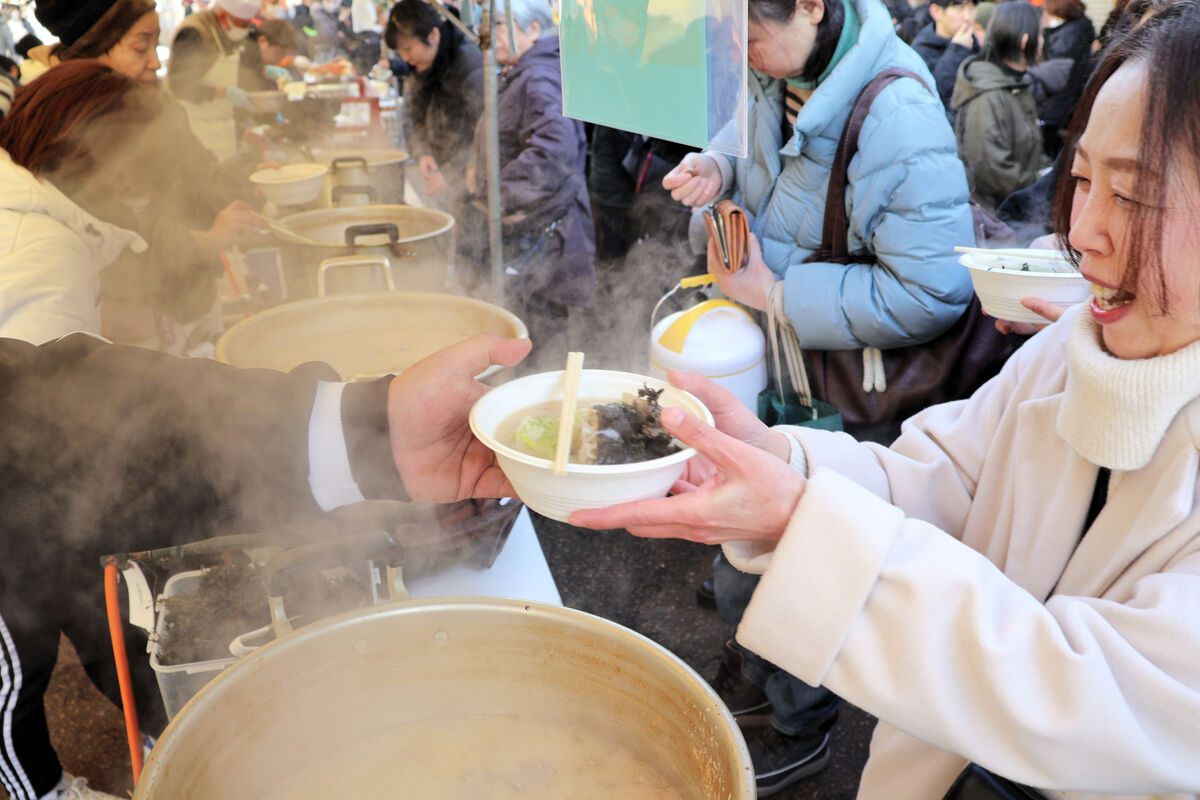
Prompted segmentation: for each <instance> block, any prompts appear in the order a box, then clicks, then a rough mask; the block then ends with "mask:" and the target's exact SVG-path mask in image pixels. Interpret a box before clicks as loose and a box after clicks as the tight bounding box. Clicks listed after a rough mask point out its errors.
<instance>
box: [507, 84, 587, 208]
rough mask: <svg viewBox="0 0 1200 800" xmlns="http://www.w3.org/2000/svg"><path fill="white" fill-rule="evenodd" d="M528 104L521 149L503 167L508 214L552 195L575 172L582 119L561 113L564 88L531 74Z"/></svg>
mask: <svg viewBox="0 0 1200 800" xmlns="http://www.w3.org/2000/svg"><path fill="white" fill-rule="evenodd" d="M525 90H526V91H525V97H524V102H525V107H524V109H523V112H522V114H521V130H520V131H519V132H518V135H519V138H520V142H521V153H520V155H518V156H517V157H516V158H514V159H513V160H512V161H509V162H508V163H507V164H505V165H504V166H503V167H502V168H501V170H500V197H501V202H502V204H503V206H504V213H505V214H512V213H514V212H516V211H520V210H522V209H527V208H530V207H531V206H534V207H535V206H537V205H540V204H542V203H544V202H546V200H547V199H548V198H551V197H553V196H554V195H555V193H556V192H557V191H558V190H559V188H560V187H561V186H562V185H563V183H564V182H565V181H566V180H567V179H568V178H569V177H570V176H571V175H572V174H574V173H575V169H576V165H577V164H579V163H580V161H581V157H582V154H581V153H580V151H579V147H580V136H579V130H578V127H577V126H578V125H579V123H578V122H576V121H575V120H573V119H568V118H567V117H564V116H563V114H562V92H561V91H560V90H559V88H558V86H556V85H555V83H554V82H553V81H551V80H548V79H543V78H532V79H530V81H529V82H528V83H527V84H526V86H525Z"/></svg>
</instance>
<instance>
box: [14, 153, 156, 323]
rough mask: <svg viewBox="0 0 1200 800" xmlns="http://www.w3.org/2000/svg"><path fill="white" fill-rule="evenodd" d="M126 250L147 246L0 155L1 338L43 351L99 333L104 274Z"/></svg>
mask: <svg viewBox="0 0 1200 800" xmlns="http://www.w3.org/2000/svg"><path fill="white" fill-rule="evenodd" d="M126 247H129V248H131V249H132V250H133V251H134V252H137V253H140V252H142V251H143V250H145V249H146V243H145V242H144V241H143V240H142V239H141V237H139V236H138V235H137V234H135V233H133V232H131V231H127V230H125V229H124V228H118V227H117V226H115V225H110V224H109V223H107V222H104V221H102V220H100V219H97V218H96V217H94V216H92V215H91V214H89V213H88V212H86V211H84V210H83V209H82V208H80V207H79V206H77V205H75V203H74V202H73V201H72V200H71V199H70V198H68V197H67V196H66V195H65V194H63V193H62V192H60V191H59V190H58V189H57V188H55V187H54V185H53V184H51V183H50V182H49V181H43V180H38V178H37V177H35V176H34V175H33V173H31V172H29V170H27V169H25V168H24V167H21V166H18V165H17V164H14V163H13V162H12V159H10V158H9V157H8V154H7V153H5V152H4V151H3V150H0V336H2V337H7V338H10V339H24V340H25V341H27V342H32V343H33V344H42V343H43V342H48V341H51V340H53V339H57V338H58V337H60V336H65V335H66V334H68V333H73V332H75V331H82V332H85V333H96V334H98V333H100V270H102V269H104V268H105V267H107V266H108V265H109V264H111V263H112V262H113V261H114V260H115V259H116V258H117V256H118V255H119V254H120V253H121V251H122V250H124V249H125V248H126Z"/></svg>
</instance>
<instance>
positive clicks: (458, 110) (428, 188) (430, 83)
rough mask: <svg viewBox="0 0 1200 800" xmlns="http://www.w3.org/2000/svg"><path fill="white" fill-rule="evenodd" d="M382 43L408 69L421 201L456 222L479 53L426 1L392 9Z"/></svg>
mask: <svg viewBox="0 0 1200 800" xmlns="http://www.w3.org/2000/svg"><path fill="white" fill-rule="evenodd" d="M383 38H384V42H386V43H387V46H388V47H389V48H391V50H392V51H393V52H395V53H396V55H398V56H400V58H401V59H403V60H404V61H405V62H407V63H408V65H409V67H411V68H412V72H411V73H410V74H409V75H408V77H407V78H405V80H404V99H405V102H406V104H407V107H408V116H409V121H410V123H411V125H412V130H411V132H410V135H409V137H408V145H409V150H410V154H411V155H412V157H413V158H415V159H416V160H417V166H418V168H419V169H420V170H421V176H422V177H423V178H424V179H425V197H426V199H427V200H428V199H431V198H432V200H433V202H434V203H436V204H437V205H441V206H443V207H444V208H445V209H446V210H447V211H449V212H450V213H451V214H452V215H453V216H454V217H455V218H456V219H459V218H461V217H462V204H463V202H464V198H465V183H466V173H467V165H468V164H470V162H471V142H472V137H473V135H474V131H475V123H476V122H477V121H478V120H479V117H480V115H481V114H482V113H483V53H482V52H480V50H479V48H478V47H476V46H475V45H474V44H472V43H471V42H469V41H467V39H466V37H464V36H463V35H462V33H460V32H459V30H458V28H456V27H455V26H454V25H452V24H450V22H448V21H447V20H445V19H444V18H443V17H442V15H441V14H439V13H438V11H437V10H436V9H435V8H433V6H431V5H429V3H427V2H425V0H400V2H399V3H397V4H396V5H395V6H393V7H392V10H391V12H390V13H389V14H388V21H387V26H386V28H385V29H384V34H383Z"/></svg>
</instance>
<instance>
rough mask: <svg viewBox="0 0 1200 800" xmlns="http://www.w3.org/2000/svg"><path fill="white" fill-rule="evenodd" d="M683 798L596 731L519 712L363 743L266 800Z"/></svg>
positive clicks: (446, 721)
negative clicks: (348, 799)
mask: <svg viewBox="0 0 1200 800" xmlns="http://www.w3.org/2000/svg"><path fill="white" fill-rule="evenodd" d="M331 797H363V798H377V797H378V798H382V797H411V798H421V800H510V799H511V800H518V799H519V800H562V798H577V799H582V798H596V800H609V799H610V798H620V800H681V797H680V795H679V794H678V793H677V792H676V791H675V790H673V789H672V788H671V787H670V786H669V785H668V784H667V782H666V781H665V780H664V779H663V778H662V776H660V775H659V774H658V773H657V772H655V770H654V769H653V767H651V766H650V765H649V764H647V763H646V762H645V761H643V760H642V759H641V758H639V757H638V756H637V754H636V753H633V752H631V751H630V750H628V749H626V748H624V747H622V746H621V745H618V744H616V743H614V742H611V741H609V740H608V739H605V738H604V737H602V736H599V735H597V734H595V733H592V732H590V731H586V730H582V729H580V728H577V727H573V726H569V725H566V724H564V723H559V722H551V721H547V720H538V719H532V718H529V717H525V716H518V715H512V714H502V715H462V716H455V715H448V716H446V717H444V718H441V719H430V720H422V721H419V722H416V723H406V724H405V725H404V726H403V727H402V728H399V729H397V730H396V731H394V732H391V733H388V734H385V735H382V736H380V735H374V736H372V737H370V738H364V739H360V740H357V741H353V742H352V743H351V744H348V745H347V746H346V747H345V748H344V749H342V750H340V751H338V752H335V753H331V754H330V755H329V757H328V759H322V760H319V761H314V762H313V763H312V764H311V766H308V767H306V768H304V769H302V770H300V771H299V772H297V773H295V775H294V776H293V777H292V779H291V780H289V781H288V782H287V783H286V784H284V785H283V786H280V787H279V789H278V790H277V791H274V792H272V793H271V794H270V796H269V797H268V798H266V800H327V798H331Z"/></svg>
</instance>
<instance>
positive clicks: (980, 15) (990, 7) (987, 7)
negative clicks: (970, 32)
mask: <svg viewBox="0 0 1200 800" xmlns="http://www.w3.org/2000/svg"><path fill="white" fill-rule="evenodd" d="M995 10H996V4H995V3H992V2H990V1H989V0H984V2H982V3H976V4H975V22H977V23H979V27H981V28H983V29H984V30H987V26H988V23H989V22H991V20H992V12H993V11H995Z"/></svg>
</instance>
